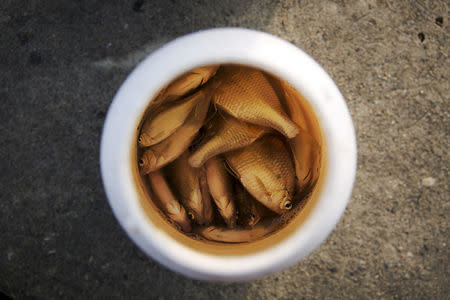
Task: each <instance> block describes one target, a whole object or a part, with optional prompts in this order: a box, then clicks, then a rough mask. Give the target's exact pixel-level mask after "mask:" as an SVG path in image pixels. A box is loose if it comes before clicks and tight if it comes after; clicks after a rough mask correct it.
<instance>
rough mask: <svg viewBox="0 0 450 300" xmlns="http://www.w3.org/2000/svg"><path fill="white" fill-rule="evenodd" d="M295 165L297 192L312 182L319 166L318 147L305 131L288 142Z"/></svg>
mask: <svg viewBox="0 0 450 300" xmlns="http://www.w3.org/2000/svg"><path fill="white" fill-rule="evenodd" d="M289 144H290V146H291V150H292V154H293V157H294V163H295V173H296V176H297V186H298V188H299V190H301V189H303V188H304V187H306V186H307V185H308V184H309V183H312V182H314V181H315V180H316V179H317V177H318V172H319V166H320V146H319V144H318V143H317V142H316V140H315V139H314V138H313V137H312V136H311V135H310V134H309V133H308V132H306V131H304V130H300V133H299V134H298V135H297V136H296V137H295V138H293V139H292V140H290V141H289Z"/></svg>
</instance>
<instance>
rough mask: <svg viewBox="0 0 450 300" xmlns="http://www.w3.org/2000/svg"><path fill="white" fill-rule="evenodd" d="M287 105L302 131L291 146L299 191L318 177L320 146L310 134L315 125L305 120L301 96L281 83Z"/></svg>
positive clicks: (291, 142)
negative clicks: (300, 101)
mask: <svg viewBox="0 0 450 300" xmlns="http://www.w3.org/2000/svg"><path fill="white" fill-rule="evenodd" d="M280 85H281V87H282V90H283V93H284V98H285V100H286V101H285V103H286V105H287V107H288V111H289V114H290V116H291V118H292V120H293V121H294V122H296V123H297V124H298V125H299V127H300V131H299V134H298V135H297V136H296V137H295V138H294V139H292V140H290V141H289V144H290V146H291V149H292V153H293V155H294V163H295V173H296V175H297V185H298V187H299V189H302V188H304V187H305V186H306V185H308V184H309V183H313V182H314V181H315V180H316V179H317V177H318V172H319V166H320V145H319V143H318V142H317V141H316V139H314V137H313V136H312V135H311V134H309V133H308V131H309V130H313V128H314V125H313V124H312V123H311V121H310V120H308V119H306V118H305V114H306V113H305V111H304V109H303V108H302V106H301V105H300V103H299V99H298V97H300V95H299V94H298V93H297V92H296V91H295V90H294V89H293V88H292V87H291V86H290V85H289V84H287V83H285V82H281V83H280Z"/></svg>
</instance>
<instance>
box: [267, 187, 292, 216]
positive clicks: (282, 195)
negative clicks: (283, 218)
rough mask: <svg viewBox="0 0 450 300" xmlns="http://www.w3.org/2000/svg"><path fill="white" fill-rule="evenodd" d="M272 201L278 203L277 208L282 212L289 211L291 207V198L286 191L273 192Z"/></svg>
mask: <svg viewBox="0 0 450 300" xmlns="http://www.w3.org/2000/svg"><path fill="white" fill-rule="evenodd" d="M272 199H273V200H275V201H276V203H279V208H280V210H281V211H282V212H283V211H287V210H290V209H291V208H292V206H293V203H292V196H291V195H290V193H289V192H288V191H287V190H281V191H278V192H275V193H274V194H273V195H272Z"/></svg>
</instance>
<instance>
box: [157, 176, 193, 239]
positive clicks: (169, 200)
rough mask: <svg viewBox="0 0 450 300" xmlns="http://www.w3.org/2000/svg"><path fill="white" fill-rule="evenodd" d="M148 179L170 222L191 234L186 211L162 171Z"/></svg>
mask: <svg viewBox="0 0 450 300" xmlns="http://www.w3.org/2000/svg"><path fill="white" fill-rule="evenodd" d="M148 179H149V181H150V185H151V187H152V189H153V192H154V193H155V195H156V197H157V198H158V199H159V204H160V205H159V207H160V208H161V210H162V211H163V212H164V213H165V214H166V216H167V217H168V218H169V219H170V220H172V221H173V222H175V223H176V224H178V225H179V226H180V227H181V229H182V230H183V231H184V232H190V231H191V230H192V227H191V221H189V219H188V217H187V214H186V210H185V209H184V207H183V206H182V205H181V204H180V203H179V202H178V200H177V199H175V196H174V195H173V193H172V191H171V190H170V188H169V186H168V185H167V182H166V179H165V178H164V176H163V175H162V174H161V171H156V172H153V173H151V174H149V176H148Z"/></svg>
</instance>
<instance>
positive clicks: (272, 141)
mask: <svg viewBox="0 0 450 300" xmlns="http://www.w3.org/2000/svg"><path fill="white" fill-rule="evenodd" d="M225 158H226V160H227V162H228V165H229V166H230V168H231V169H232V171H233V172H234V173H235V174H236V176H237V177H238V179H239V180H240V181H241V183H242V184H243V185H244V187H245V188H246V189H247V190H248V192H250V194H252V195H253V197H255V198H256V200H258V201H260V202H261V203H262V204H263V205H265V206H266V207H268V208H269V209H271V210H272V211H274V212H276V213H278V214H281V213H283V212H285V211H286V210H288V209H290V208H291V207H292V203H291V201H292V195H293V192H294V184H295V171H294V164H293V160H292V156H291V154H290V152H289V150H288V149H287V148H286V145H285V144H284V143H283V142H282V141H281V140H280V139H278V138H277V137H275V136H266V137H262V138H261V139H259V140H257V141H256V142H254V143H253V144H251V145H249V146H246V147H244V148H241V149H238V150H234V151H231V152H227V153H225Z"/></svg>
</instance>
